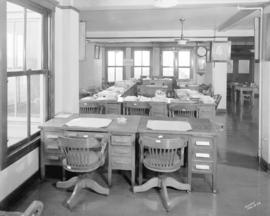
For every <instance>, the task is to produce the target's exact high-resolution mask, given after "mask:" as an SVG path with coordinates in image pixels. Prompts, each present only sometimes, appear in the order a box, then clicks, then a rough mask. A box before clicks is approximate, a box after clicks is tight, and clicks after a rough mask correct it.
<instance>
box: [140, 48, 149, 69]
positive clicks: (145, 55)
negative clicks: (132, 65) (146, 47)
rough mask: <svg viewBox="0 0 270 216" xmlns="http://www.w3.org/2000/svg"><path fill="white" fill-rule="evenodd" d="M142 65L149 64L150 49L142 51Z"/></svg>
mask: <svg viewBox="0 0 270 216" xmlns="http://www.w3.org/2000/svg"><path fill="white" fill-rule="evenodd" d="M142 58H143V63H142V65H143V66H150V51H143V56H142Z"/></svg>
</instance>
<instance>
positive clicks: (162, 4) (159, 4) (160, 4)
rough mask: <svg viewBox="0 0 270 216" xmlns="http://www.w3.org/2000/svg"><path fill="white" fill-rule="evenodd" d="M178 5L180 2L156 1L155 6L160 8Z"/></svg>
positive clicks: (175, 0) (176, 0)
mask: <svg viewBox="0 0 270 216" xmlns="http://www.w3.org/2000/svg"><path fill="white" fill-rule="evenodd" d="M177 4H178V0H154V6H155V7H159V8H170V7H175V6H176V5H177Z"/></svg>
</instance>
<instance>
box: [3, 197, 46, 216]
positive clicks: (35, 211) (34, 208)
mask: <svg viewBox="0 0 270 216" xmlns="http://www.w3.org/2000/svg"><path fill="white" fill-rule="evenodd" d="M43 208H44V205H43V203H42V202H41V201H38V200H34V201H33V202H32V203H31V204H30V205H29V206H28V207H27V209H26V210H25V211H24V212H11V211H10V212H8V211H0V216H40V215H41V213H42V211H43Z"/></svg>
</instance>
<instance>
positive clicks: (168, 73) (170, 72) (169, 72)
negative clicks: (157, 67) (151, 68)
mask: <svg viewBox="0 0 270 216" xmlns="http://www.w3.org/2000/svg"><path fill="white" fill-rule="evenodd" d="M163 76H174V74H173V68H163Z"/></svg>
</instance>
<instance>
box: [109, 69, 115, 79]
mask: <svg viewBox="0 0 270 216" xmlns="http://www.w3.org/2000/svg"><path fill="white" fill-rule="evenodd" d="M114 81H115V68H114V67H108V82H114Z"/></svg>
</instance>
